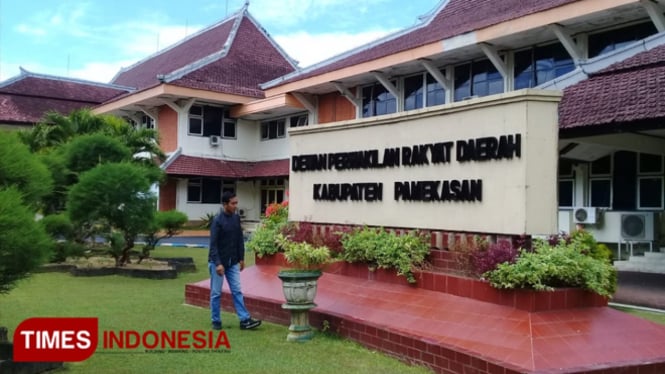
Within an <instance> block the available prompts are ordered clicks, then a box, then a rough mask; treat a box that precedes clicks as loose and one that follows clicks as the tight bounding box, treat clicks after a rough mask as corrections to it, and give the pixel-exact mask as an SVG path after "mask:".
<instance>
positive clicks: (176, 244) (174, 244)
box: [134, 242, 208, 248]
mask: <svg viewBox="0 0 665 374" xmlns="http://www.w3.org/2000/svg"><path fill="white" fill-rule="evenodd" d="M134 244H145V242H136V243H134ZM158 247H184V248H208V246H207V245H205V244H186V243H164V244H159V245H158Z"/></svg>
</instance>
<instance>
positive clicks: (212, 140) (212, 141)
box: [210, 135, 221, 147]
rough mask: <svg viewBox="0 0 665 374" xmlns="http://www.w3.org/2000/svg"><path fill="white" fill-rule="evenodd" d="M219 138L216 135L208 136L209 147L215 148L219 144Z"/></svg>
mask: <svg viewBox="0 0 665 374" xmlns="http://www.w3.org/2000/svg"><path fill="white" fill-rule="evenodd" d="M220 140H221V139H220V138H219V136H217V135H210V145H211V146H213V147H217V146H218V145H219V143H220Z"/></svg>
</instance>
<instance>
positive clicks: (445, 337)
mask: <svg viewBox="0 0 665 374" xmlns="http://www.w3.org/2000/svg"><path fill="white" fill-rule="evenodd" d="M278 271H279V267H277V266H253V267H250V268H248V269H246V270H245V271H243V272H242V273H241V277H242V284H243V292H244V294H245V298H246V299H247V300H248V306H249V307H250V309H251V307H252V306H255V305H258V304H254V303H253V301H255V300H256V301H259V302H261V303H267V304H274V305H275V306H276V307H279V306H280V305H281V304H282V303H283V302H284V298H283V295H282V289H281V283H280V280H279V279H278V278H277V272H278ZM207 292H208V281H207V280H205V281H201V282H199V283H196V284H194V285H189V286H188V291H187V295H186V297H187V302H189V303H192V304H197V305H202V306H206V305H207V304H206V302H207ZM224 293H225V294H224V296H223V299H225V300H226V302H225V304H224V305H225V307H228V305H229V303H228V299H230V298H229V295H228V289H226V284H225V290H224ZM316 303H317V305H318V307H317V308H315V309H314V310H313V314H321V315H324V316H331V317H334V318H331V320H334V321H347V322H349V323H350V326H354V327H353V329H356V330H362V331H360V332H357V333H355V334H354V333H352V332H350V331H347V334H346V335H347V336H349V337H351V338H353V339H355V340H358V341H360V342H361V343H363V344H366V345H369V346H372V347H373V348H378V349H383V350H387V351H391V353H392V354H400V352H402V351H403V352H404V357H405V358H406V359H409V360H411V361H414V362H418V363H422V364H426V365H428V366H431V367H432V368H434V369H435V371H439V372H443V373H456V372H461V371H460V370H467V369H468V370H467V371H468V372H474V373H515V372H519V373H550V372H551V373H555V372H556V373H577V372H598V373H619V372H621V373H624V372H625V373H665V326H661V325H657V324H654V323H651V322H648V321H646V320H642V319H639V318H636V317H633V316H631V315H628V314H625V313H622V312H619V311H616V310H614V309H611V308H609V307H595V308H580V309H569V310H558V311H547V312H535V313H530V312H527V311H522V310H517V309H513V308H511V307H507V306H500V305H495V304H491V303H486V302H481V301H476V300H472V299H468V298H463V297H459V296H453V295H450V294H445V293H441V292H436V291H429V290H424V289H420V288H415V287H410V286H404V285H397V284H388V283H382V282H377V281H372V280H361V279H358V278H352V277H347V276H342V275H336V274H329V273H325V274H324V275H323V276H322V277H321V278H320V279H319V286H318V293H317V297H316ZM263 314H264V315H263V316H260V317H262V318H267V319H269V320H271V319H272V320H274V321H276V322H282V323H283V318H277V317H275V316H274V315H273V314H272V313H268V312H265V313H263ZM271 316H273V317H274V318H271ZM313 320H314V319H313ZM339 323H341V322H339ZM370 328H371V329H372V330H370ZM345 331H346V330H345ZM368 331H372V333H368ZM376 331H387V332H389V333H386V334H385V337H383V336H382V335H381V334H380V333H378V332H376ZM391 333H392V334H394V335H395V336H392V334H391ZM368 334H369V335H368ZM375 338H376V339H375ZM382 338H385V339H384V340H386V339H387V340H389V341H391V342H393V343H394V344H392V345H391V344H388V343H386V344H384V343H382V342H381V341H380V340H381V339H382ZM408 339H414V340H415V341H416V342H415V343H409V344H411V346H399V343H400V342H401V343H403V342H405V341H406V340H408ZM419 344H422V345H419ZM430 346H438V347H440V351H441V352H449V354H446V353H440V352H439V351H437V350H434V349H432V348H431V347H430ZM425 347H427V348H425ZM410 349H411V351H409V350H410ZM418 351H420V352H418ZM430 351H432V352H433V353H432V352H430ZM450 352H455V354H454V355H453V357H447V356H450V355H451V354H450ZM430 353H432V355H433V356H432V355H430ZM437 354H439V355H440V357H441V360H438V358H439V356H437ZM474 359H478V361H479V362H473V360H474ZM460 362H461V364H460ZM460 365H462V366H460ZM640 365H643V367H642V368H639V369H638V366H640ZM612 368H614V369H612Z"/></svg>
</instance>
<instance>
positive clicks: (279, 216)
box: [246, 202, 289, 257]
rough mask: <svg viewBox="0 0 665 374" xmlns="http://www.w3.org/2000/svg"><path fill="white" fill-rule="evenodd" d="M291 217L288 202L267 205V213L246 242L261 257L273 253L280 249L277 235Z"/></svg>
mask: <svg viewBox="0 0 665 374" xmlns="http://www.w3.org/2000/svg"><path fill="white" fill-rule="evenodd" d="M288 218H289V207H288V202H283V203H281V204H277V203H274V204H270V205H268V207H266V214H265V216H264V217H263V218H261V222H260V223H259V225H258V227H257V228H256V231H254V233H253V234H252V237H251V238H250V239H249V241H248V242H247V244H246V247H247V248H249V249H250V250H252V251H254V253H256V254H257V255H258V256H259V257H263V255H273V254H275V253H277V252H278V251H279V247H278V246H277V243H276V239H277V235H278V234H279V233H280V232H282V230H283V229H284V227H286V224H287V220H288Z"/></svg>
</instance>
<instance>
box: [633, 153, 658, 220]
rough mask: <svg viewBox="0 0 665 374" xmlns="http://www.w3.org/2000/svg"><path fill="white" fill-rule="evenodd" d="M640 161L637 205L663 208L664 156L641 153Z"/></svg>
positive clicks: (647, 207) (648, 207) (641, 207)
mask: <svg viewBox="0 0 665 374" xmlns="http://www.w3.org/2000/svg"><path fill="white" fill-rule="evenodd" d="M638 163H639V165H638V169H637V170H638V176H637V194H638V196H637V201H638V204H637V207H638V208H639V209H663V157H662V156H660V155H652V154H646V153H640V157H639V158H638Z"/></svg>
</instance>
